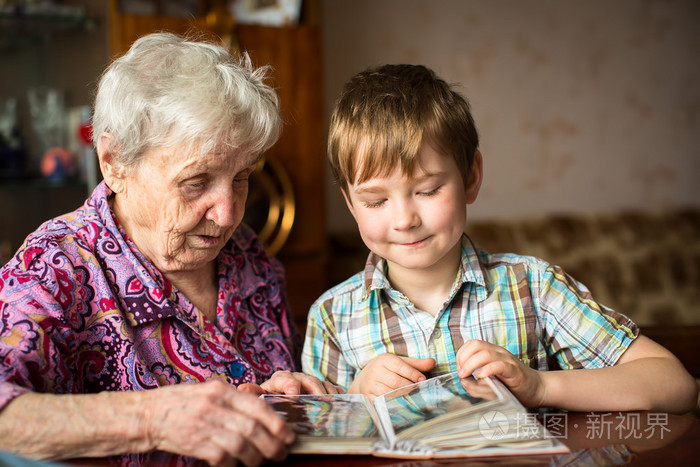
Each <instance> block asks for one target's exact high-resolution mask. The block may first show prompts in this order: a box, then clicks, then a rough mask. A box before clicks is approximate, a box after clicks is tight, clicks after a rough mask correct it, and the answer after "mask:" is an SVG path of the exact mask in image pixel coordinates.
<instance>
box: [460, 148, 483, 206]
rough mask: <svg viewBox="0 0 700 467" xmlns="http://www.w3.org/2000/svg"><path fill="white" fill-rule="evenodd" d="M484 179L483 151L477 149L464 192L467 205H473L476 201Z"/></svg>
mask: <svg viewBox="0 0 700 467" xmlns="http://www.w3.org/2000/svg"><path fill="white" fill-rule="evenodd" d="M483 178H484V161H483V158H482V157H481V151H479V150H478V149H477V150H476V151H474V160H473V161H472V167H471V169H470V170H469V177H467V186H466V188H465V190H464V194H465V197H466V199H467V204H472V203H473V202H474V201H476V197H477V196H478V195H479V189H480V188H481V181H482V180H483Z"/></svg>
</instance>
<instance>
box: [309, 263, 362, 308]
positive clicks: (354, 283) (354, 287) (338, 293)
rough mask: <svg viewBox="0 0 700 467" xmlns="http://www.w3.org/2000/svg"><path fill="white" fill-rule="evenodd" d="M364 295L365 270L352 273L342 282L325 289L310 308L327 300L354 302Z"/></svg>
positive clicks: (316, 306) (325, 302) (327, 301)
mask: <svg viewBox="0 0 700 467" xmlns="http://www.w3.org/2000/svg"><path fill="white" fill-rule="evenodd" d="M364 296H365V272H364V271H360V272H358V273H356V274H353V275H352V276H350V277H349V278H347V279H345V280H344V281H343V282H341V283H339V284H337V285H335V286H333V287H331V288H330V289H328V290H326V291H325V292H324V293H323V294H322V295H321V296H320V297H318V298H317V299H316V301H315V302H314V304H313V305H312V308H318V307H320V306H322V305H323V304H327V303H329V302H335V301H338V302H343V303H356V302H358V301H360V300H362V298H363V297H364Z"/></svg>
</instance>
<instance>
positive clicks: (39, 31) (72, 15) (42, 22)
mask: <svg viewBox="0 0 700 467" xmlns="http://www.w3.org/2000/svg"><path fill="white" fill-rule="evenodd" d="M97 24H98V20H97V19H96V18H91V17H88V16H87V15H86V13H85V9H84V8H82V7H79V6H66V5H53V6H43V7H34V8H28V7H25V8H9V7H5V8H0V51H3V50H13V49H15V48H18V47H22V46H25V45H31V44H36V43H41V42H42V41H48V40H50V39H51V37H53V36H54V35H55V34H59V33H65V32H68V31H85V30H90V29H93V28H94V27H95V26H96V25H97Z"/></svg>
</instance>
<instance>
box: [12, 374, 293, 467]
mask: <svg viewBox="0 0 700 467" xmlns="http://www.w3.org/2000/svg"><path fill="white" fill-rule="evenodd" d="M293 440H294V434H293V432H292V430H291V429H290V427H289V426H288V425H287V424H286V423H285V422H284V421H283V420H282V419H281V418H280V417H279V416H278V415H277V414H276V413H275V412H274V411H273V410H272V409H271V408H270V407H269V406H268V405H267V404H266V403H265V402H264V401H263V400H261V399H260V398H259V397H257V396H256V395H254V394H249V393H246V392H242V391H238V390H237V389H236V388H234V387H233V386H231V385H229V384H227V383H225V382H223V381H210V382H207V383H202V384H177V385H172V386H165V387H162V388H158V389H152V390H148V391H131V392H102V393H99V394H80V395H53V394H38V393H26V394H23V395H20V396H18V397H16V398H15V399H13V400H12V401H11V402H10V403H9V404H8V405H7V406H5V407H4V408H3V410H2V411H0V450H5V451H8V452H13V453H16V454H19V455H23V456H25V457H30V458H35V459H71V458H77V457H106V456H111V455H118V454H127V453H139V452H147V451H152V450H162V451H167V452H171V453H175V454H181V455H184V456H189V457H196V458H199V459H202V460H205V461H206V462H208V463H209V464H211V465H226V464H237V463H240V464H243V465H248V466H255V465H260V464H262V463H264V462H265V461H266V460H268V459H271V460H275V461H279V460H282V459H283V458H284V457H285V455H286V445H288V444H290V443H291V442H292V441H293Z"/></svg>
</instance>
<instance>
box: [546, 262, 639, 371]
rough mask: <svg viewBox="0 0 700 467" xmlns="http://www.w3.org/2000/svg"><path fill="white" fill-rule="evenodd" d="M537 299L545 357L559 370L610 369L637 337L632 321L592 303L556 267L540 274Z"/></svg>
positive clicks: (584, 291) (578, 285) (587, 294)
mask: <svg viewBox="0 0 700 467" xmlns="http://www.w3.org/2000/svg"><path fill="white" fill-rule="evenodd" d="M537 298H538V300H539V307H540V309H541V311H542V315H541V316H542V317H543V321H544V334H545V336H544V339H545V346H546V348H547V352H548V355H549V356H550V357H554V358H555V359H556V361H557V363H558V364H559V366H560V367H561V368H562V369H573V368H602V367H607V366H613V365H615V363H616V362H617V361H618V359H619V358H620V357H621V356H622V354H623V353H624V352H625V350H627V348H628V347H629V345H630V344H631V343H632V342H633V341H634V340H635V339H636V338H637V336H638V335H639V328H638V327H637V325H636V324H635V323H634V322H632V320H630V319H629V318H628V317H627V316H625V315H623V314H621V313H618V312H616V311H614V310H611V309H610V308H607V307H606V306H604V305H602V304H600V303H598V302H597V301H595V300H594V299H593V296H592V295H591V293H590V291H589V290H588V289H587V288H586V287H585V286H584V285H583V284H581V283H580V282H578V281H576V280H575V279H573V278H572V277H571V276H569V275H568V274H566V273H565V272H564V271H563V270H562V269H561V268H560V267H558V266H552V265H548V266H547V267H546V268H545V269H544V270H543V271H542V274H541V277H540V284H539V294H538V295H537Z"/></svg>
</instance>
